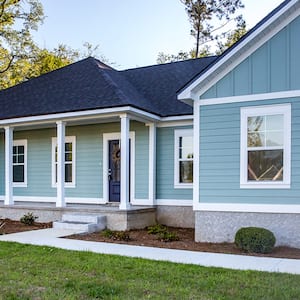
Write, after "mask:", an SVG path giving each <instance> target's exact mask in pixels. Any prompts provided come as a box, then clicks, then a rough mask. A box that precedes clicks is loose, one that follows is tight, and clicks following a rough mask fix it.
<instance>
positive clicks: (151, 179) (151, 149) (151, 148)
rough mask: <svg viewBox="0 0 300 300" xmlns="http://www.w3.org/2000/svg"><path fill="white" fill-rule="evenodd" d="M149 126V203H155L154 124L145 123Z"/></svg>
mask: <svg viewBox="0 0 300 300" xmlns="http://www.w3.org/2000/svg"><path fill="white" fill-rule="evenodd" d="M146 125H147V126H148V127H149V204H150V205H155V204H156V203H155V202H156V201H155V200H156V124H155V123H149V124H146Z"/></svg>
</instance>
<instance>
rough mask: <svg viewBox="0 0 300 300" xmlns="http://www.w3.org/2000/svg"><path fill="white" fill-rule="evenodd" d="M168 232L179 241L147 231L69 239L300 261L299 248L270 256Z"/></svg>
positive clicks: (191, 233)
mask: <svg viewBox="0 0 300 300" xmlns="http://www.w3.org/2000/svg"><path fill="white" fill-rule="evenodd" d="M168 230H169V231H170V232H174V233H176V234H177V236H178V237H179V241H172V242H163V241H160V240H158V239H157V236H156V235H152V234H148V232H147V230H146V229H141V230H130V231H127V232H126V233H127V234H128V235H129V237H130V240H129V241H122V240H115V239H111V238H108V237H105V236H104V234H103V232H98V233H91V234H79V235H73V236H68V237H67V238H72V239H78V240H85V241H95V242H107V243H118V244H126V245H139V246H149V247H159V248H171V249H182V250H191V251H203V252H215V253H227V254H240V255H255V256H264V257H280V258H296V259H300V249H298V248H290V247H275V248H274V250H273V252H272V253H270V254H257V253H246V252H244V251H242V250H240V249H238V248H237V247H236V246H235V245H234V244H233V243H216V244H214V243H196V242H195V241H194V229H190V228H174V227H168Z"/></svg>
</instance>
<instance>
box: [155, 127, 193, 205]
mask: <svg viewBox="0 0 300 300" xmlns="http://www.w3.org/2000/svg"><path fill="white" fill-rule="evenodd" d="M189 128H192V127H191V126H189V127H164V128H157V153H156V198H157V199H180V200H186V199H187V200H191V199H193V189H192V188H191V189H174V130H176V129H189Z"/></svg>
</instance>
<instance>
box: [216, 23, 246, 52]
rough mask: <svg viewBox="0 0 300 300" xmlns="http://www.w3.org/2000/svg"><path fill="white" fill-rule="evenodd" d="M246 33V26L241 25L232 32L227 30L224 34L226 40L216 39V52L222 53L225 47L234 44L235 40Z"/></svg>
mask: <svg viewBox="0 0 300 300" xmlns="http://www.w3.org/2000/svg"><path fill="white" fill-rule="evenodd" d="M246 33H247V30H246V26H243V27H241V28H236V29H235V30H233V31H232V32H229V33H228V34H227V36H226V41H225V42H222V41H218V43H217V46H218V48H219V49H218V50H217V51H216V54H218V55H219V54H222V53H223V52H224V51H225V50H226V49H228V48H229V47H231V46H232V45H234V44H235V43H236V42H237V41H239V40H240V39H241V37H242V36H243V35H245V34H246Z"/></svg>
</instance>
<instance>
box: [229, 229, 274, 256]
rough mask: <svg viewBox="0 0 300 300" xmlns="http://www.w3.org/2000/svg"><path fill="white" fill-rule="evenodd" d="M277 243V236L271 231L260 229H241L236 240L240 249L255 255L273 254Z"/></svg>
mask: <svg viewBox="0 0 300 300" xmlns="http://www.w3.org/2000/svg"><path fill="white" fill-rule="evenodd" d="M275 242H276V239H275V236H274V234H273V233H272V232H271V231H270V230H267V229H265V228H259V227H244V228H240V229H239V230H238V231H237V233H236V234H235V239H234V243H235V244H236V246H237V247H238V248H240V249H242V250H245V251H248V252H254V253H270V252H272V250H273V248H274V245H275Z"/></svg>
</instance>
